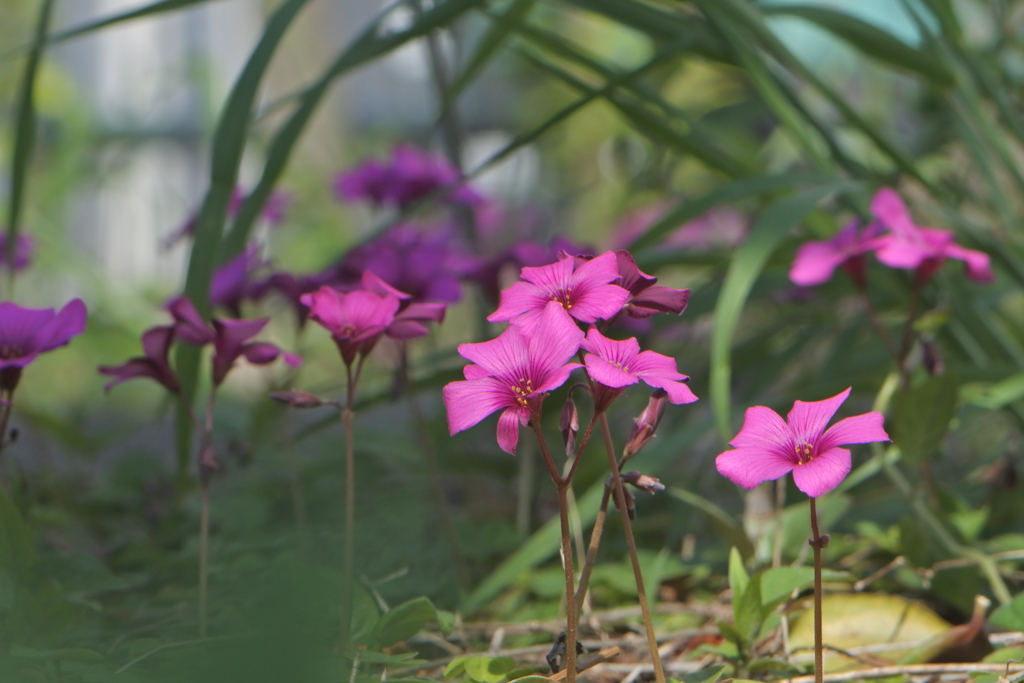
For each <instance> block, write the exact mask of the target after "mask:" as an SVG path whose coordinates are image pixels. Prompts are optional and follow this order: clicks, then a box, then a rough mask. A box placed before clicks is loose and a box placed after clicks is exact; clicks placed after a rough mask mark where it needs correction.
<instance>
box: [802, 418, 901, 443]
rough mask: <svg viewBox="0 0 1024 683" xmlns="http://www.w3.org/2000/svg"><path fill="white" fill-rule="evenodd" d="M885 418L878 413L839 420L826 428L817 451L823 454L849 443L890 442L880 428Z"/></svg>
mask: <svg viewBox="0 0 1024 683" xmlns="http://www.w3.org/2000/svg"><path fill="white" fill-rule="evenodd" d="M883 422H885V417H884V416H883V415H882V414H881V413H880V412H878V411H872V412H870V413H865V414H864V415H854V416H853V417H848V418H846V419H845V420H840V421H839V422H836V423H835V424H834V425H832V426H831V427H829V428H828V430H827V431H826V432H825V433H824V434H822V435H821V439H820V440H819V441H818V451H819V452H824V451H827V450H829V449H831V448H834V447H836V446H845V445H846V444H851V443H873V442H875V441H891V440H892V439H890V438H889V435H888V434H886V433H885V430H884V429H883V428H882V423H883Z"/></svg>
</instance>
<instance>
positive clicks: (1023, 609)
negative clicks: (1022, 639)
mask: <svg viewBox="0 0 1024 683" xmlns="http://www.w3.org/2000/svg"><path fill="white" fill-rule="evenodd" d="M988 620H989V622H990V623H991V624H992V625H993V626H998V627H999V628H1005V629H1009V630H1011V631H1024V593H1020V594H1019V595H1017V597H1015V598H1014V599H1013V602H1011V603H1009V604H1006V605H1002V606H1000V607H999V609H997V610H996V611H995V612H993V613H992V616H990V617H989V618H988Z"/></svg>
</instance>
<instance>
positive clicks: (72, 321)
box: [0, 299, 88, 394]
mask: <svg viewBox="0 0 1024 683" xmlns="http://www.w3.org/2000/svg"><path fill="white" fill-rule="evenodd" d="M87 317H88V312H87V311H86V308H85V304H84V303H82V300H81V299H72V300H71V301H70V302H68V303H67V304H66V305H65V306H64V308H62V309H61V310H60V312H59V313H58V312H56V311H54V310H53V309H52V308H43V309H36V308H22V307H21V306H19V305H18V304H15V303H11V302H10V301H3V302H0V390H2V391H5V392H7V393H8V394H10V392H12V391H14V389H15V387H17V386H18V381H19V380H20V379H21V371H22V369H23V368H24V367H25V366H27V365H28V364H29V363H31V362H32V361H34V360H35V359H36V357H37V356H39V354H41V353H45V352H47V351H52V350H53V349H56V348H57V347H59V346H64V345H65V344H67V343H68V342H69V341H71V338H72V337H77V336H78V335H80V334H82V332H84V331H85V322H86V318H87Z"/></svg>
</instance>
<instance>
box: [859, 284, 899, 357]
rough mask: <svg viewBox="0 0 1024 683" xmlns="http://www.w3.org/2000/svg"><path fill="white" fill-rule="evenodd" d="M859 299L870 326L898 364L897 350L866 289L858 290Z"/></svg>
mask: <svg viewBox="0 0 1024 683" xmlns="http://www.w3.org/2000/svg"><path fill="white" fill-rule="evenodd" d="M860 295H861V299H863V301H864V309H865V310H866V311H867V314H868V321H870V322H871V327H873V328H874V329H875V333H876V334H878V337H879V338H880V339H881V340H882V343H883V344H884V345H885V348H886V350H887V351H888V352H889V355H890V356H892V358H893V360H895V361H896V363H897V365H898V364H900V356H899V351H897V350H896V346H895V345H894V344H893V343H892V337H890V336H889V332H888V331H886V329H885V326H884V325H882V321H881V319H880V318H879V317H878V311H877V310H875V305H874V304H873V303H871V296H870V295H869V294H868V290H867V289H866V288H865V289H861V290H860Z"/></svg>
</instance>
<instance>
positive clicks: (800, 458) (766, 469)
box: [715, 389, 890, 498]
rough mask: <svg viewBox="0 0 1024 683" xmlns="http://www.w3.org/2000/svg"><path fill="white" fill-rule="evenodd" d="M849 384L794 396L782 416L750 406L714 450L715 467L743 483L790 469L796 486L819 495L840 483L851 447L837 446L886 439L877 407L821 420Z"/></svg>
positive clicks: (752, 484)
mask: <svg viewBox="0 0 1024 683" xmlns="http://www.w3.org/2000/svg"><path fill="white" fill-rule="evenodd" d="M849 395H850V390H849V389H847V390H846V391H844V392H842V393H841V394H838V395H837V396H833V397H832V398H829V399H826V400H824V401H814V402H811V403H805V402H803V401H796V402H795V403H794V404H793V409H792V410H791V411H789V415H788V416H787V417H786V421H785V422H783V421H782V418H781V417H779V415H778V413H776V412H775V411H774V410H772V409H771V408H765V407H764V406H755V407H753V408H748V409H747V413H746V415H745V416H744V418H743V428H742V429H740V433H739V434H737V435H736V438H734V439H733V440H732V441H730V442H729V445H730V446H734V447H735V450H731V451H726V452H725V453H722V454H721V455H719V456H718V458H717V459H716V460H715V464H716V465H717V467H718V471H719V473H720V474H722V475H723V476H725V477H728V478H729V479H731V480H732V481H733V482H735V483H736V484H739V485H740V486H742V487H743V488H747V489H751V488H754V487H755V486H757V485H758V484H760V483H761V482H764V481H769V480H772V479H778V478H779V477H782V476H785V475H786V473H787V472H790V471H792V472H793V481H794V482H795V483H796V487H797V488H798V489H800V490H801V491H803V492H804V493H806V494H807V495H808V496H811V497H812V498H817V497H818V496H821V495H823V494H825V493H827V492H829V491H831V490H832V489H834V488H835V487H836V486H838V485H839V483H840V482H842V481H843V479H844V478H845V477H846V475H847V474H848V473H849V472H850V451H849V450H847V449H845V448H839V446H842V445H845V444H854V443H871V442H873V441H889V440H890V439H889V435H888V434H886V433H885V430H884V429H882V422H883V420H884V418H883V417H882V414H881V413H879V412H877V411H875V412H870V413H865V414H864V415H855V416H854V417H848V418H846V419H844V420H840V421H839V422H837V423H835V424H834V425H832V426H831V427H830V428H828V429H827V430H826V429H825V426H826V425H827V424H828V421H829V420H830V419H832V416H833V415H835V412H836V410H838V409H839V406H840V405H842V404H843V401H845V400H846V398H847V397H848V396H849Z"/></svg>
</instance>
